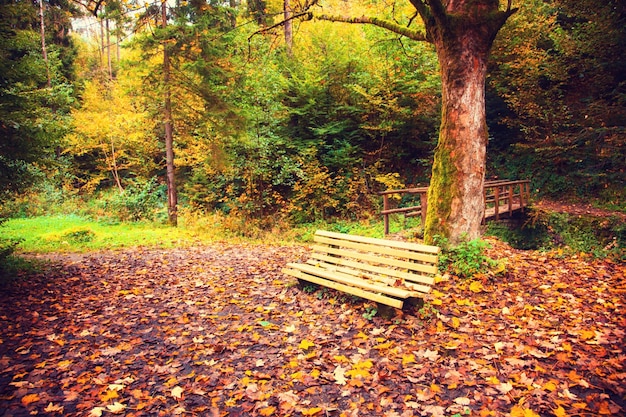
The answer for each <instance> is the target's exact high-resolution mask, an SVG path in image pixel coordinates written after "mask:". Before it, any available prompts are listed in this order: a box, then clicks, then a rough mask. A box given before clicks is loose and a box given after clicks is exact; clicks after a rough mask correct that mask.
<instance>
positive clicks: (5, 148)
mask: <svg viewBox="0 0 626 417" xmlns="http://www.w3.org/2000/svg"><path fill="white" fill-rule="evenodd" d="M61 7H62V6H59V5H58V4H55V5H54V6H52V5H50V6H49V7H47V8H46V9H45V10H42V9H40V8H39V4H38V3H36V2H20V1H6V2H3V3H2V4H0V37H1V38H2V42H0V138H1V140H0V201H1V200H3V199H5V198H8V197H9V195H10V193H15V192H20V191H23V190H24V189H25V188H27V186H29V185H30V184H32V183H33V182H34V181H35V180H37V179H40V178H42V177H44V172H45V168H46V167H52V166H53V165H54V163H55V158H56V150H57V146H58V145H59V143H60V140H61V138H62V137H63V135H64V134H65V132H66V129H67V127H68V120H67V116H68V113H69V109H70V106H71V105H72V102H73V100H74V91H73V88H72V85H71V84H70V83H69V79H70V78H71V76H72V74H71V69H72V65H71V64H72V61H73V59H72V55H73V52H72V50H73V45H72V43H71V42H70V41H69V39H68V38H67V36H66V34H67V30H68V25H69V20H68V14H67V13H66V12H65V11H63V10H62V9H61ZM42 13H43V16H42ZM59 15H61V16H59ZM42 17H43V20H44V26H45V28H46V30H45V31H44V33H43V34H42V32H41V31H40V28H41V27H42V26H41V25H42V23H41V22H42ZM42 35H43V36H45V41H44V42H45V45H46V46H45V49H42ZM44 50H45V54H46V56H44V55H43V53H44Z"/></svg>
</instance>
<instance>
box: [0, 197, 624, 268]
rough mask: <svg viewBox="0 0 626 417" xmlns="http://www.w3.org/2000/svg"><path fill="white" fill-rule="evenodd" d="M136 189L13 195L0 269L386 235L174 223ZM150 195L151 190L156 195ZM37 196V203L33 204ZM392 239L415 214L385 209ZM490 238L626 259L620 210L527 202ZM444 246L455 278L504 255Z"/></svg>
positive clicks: (277, 222)
mask: <svg viewBox="0 0 626 417" xmlns="http://www.w3.org/2000/svg"><path fill="white" fill-rule="evenodd" d="M153 191H154V192H152V193H151V192H147V190H146V189H145V188H144V189H141V188H137V189H136V190H129V191H128V195H126V196H123V195H118V194H109V195H105V196H104V197H103V198H102V199H101V200H88V201H83V200H80V199H78V198H74V199H67V200H60V199H58V196H55V195H54V193H49V194H38V195H33V196H31V198H30V203H31V204H26V200H24V201H22V202H20V201H14V202H13V203H12V204H13V205H12V206H6V205H5V206H4V209H5V210H6V209H7V208H11V209H12V211H13V213H12V214H13V216H12V218H9V219H5V221H4V222H3V223H2V224H0V230H1V234H0V275H3V276H5V277H9V279H12V278H15V277H17V276H19V275H20V274H22V273H24V271H26V272H28V271H29V270H31V269H36V268H37V264H36V263H33V262H32V261H28V260H26V259H25V258H24V257H23V254H36V253H53V252H88V251H96V250H111V249H113V250H116V249H118V250H119V249H126V248H132V247H159V248H173V247H189V246H194V245H201V244H206V243H211V242H220V241H228V242H231V243H232V242H244V241H245V242H263V243H274V244H280V245H285V244H287V245H288V244H294V243H296V244H297V243H305V244H306V243H310V242H312V239H313V234H314V233H315V230H317V229H325V230H331V231H336V232H341V233H351V234H358V235H362V236H370V237H379V238H380V237H384V225H383V221H382V218H380V217H379V216H375V217H370V218H366V219H362V220H359V221H355V220H341V219H334V220H320V221H317V222H311V223H300V224H294V223H293V222H290V221H288V219H286V218H280V217H267V218H250V217H246V216H241V215H239V214H237V213H230V214H225V213H223V212H220V211H215V212H213V213H202V212H199V211H192V210H188V209H182V210H181V211H180V226H179V227H178V228H171V227H168V226H166V225H165V217H166V216H165V213H164V210H165V209H164V207H162V206H161V203H160V201H162V199H160V198H157V197H158V190H153ZM155 195H156V196H155ZM33 202H38V203H39V204H32V203H33ZM5 214H6V211H5ZM390 220H391V232H392V235H393V238H403V239H409V240H418V239H419V238H420V235H421V225H420V222H419V219H416V218H410V219H404V217H403V216H401V215H396V216H391V218H390ZM488 236H491V237H496V238H497V239H499V240H500V241H503V242H506V243H508V244H509V245H511V246H512V247H514V248H517V249H523V250H539V251H556V253H557V254H558V255H559V256H568V255H577V254H585V256H590V257H595V258H604V257H610V258H612V259H616V260H619V261H623V260H625V259H626V251H625V249H624V247H625V245H624V243H625V241H626V225H624V222H623V221H622V220H621V217H618V216H617V215H616V216H613V217H611V216H609V217H597V216H575V215H568V214H565V213H556V212H550V211H546V210H541V209H533V210H531V211H530V212H529V213H528V214H527V215H525V216H524V217H520V218H516V219H513V220H506V221H504V222H492V223H490V224H489V225H488V226H487V227H486V230H485V237H488ZM437 244H438V245H439V246H440V247H441V248H442V256H441V268H440V269H441V270H442V272H446V271H447V272H450V273H452V274H454V275H455V276H458V277H461V278H471V277H473V276H475V275H477V274H490V275H492V276H496V275H498V274H499V273H501V272H502V271H504V270H505V265H504V261H500V260H497V259H492V258H490V257H489V256H487V255H486V250H487V249H489V247H490V244H489V243H488V242H487V241H486V240H480V239H477V240H468V241H465V242H462V243H461V244H459V245H458V246H455V247H452V246H450V245H449V244H448V242H447V241H445V240H444V239H438V240H437Z"/></svg>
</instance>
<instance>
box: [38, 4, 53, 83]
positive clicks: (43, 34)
mask: <svg viewBox="0 0 626 417" xmlns="http://www.w3.org/2000/svg"><path fill="white" fill-rule="evenodd" d="M43 11H44V10H43V0H39V23H40V32H41V54H42V56H43V62H44V63H45V64H46V77H47V80H48V83H47V84H48V87H50V85H51V84H52V80H51V79H50V65H49V63H48V51H47V49H46V26H45V22H44V18H43Z"/></svg>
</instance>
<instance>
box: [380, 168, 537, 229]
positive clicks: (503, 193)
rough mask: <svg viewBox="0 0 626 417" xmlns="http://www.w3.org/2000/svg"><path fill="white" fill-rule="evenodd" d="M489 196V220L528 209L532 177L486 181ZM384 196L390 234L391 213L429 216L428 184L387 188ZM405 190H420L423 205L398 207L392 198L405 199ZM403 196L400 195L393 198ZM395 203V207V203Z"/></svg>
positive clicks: (407, 191)
mask: <svg viewBox="0 0 626 417" xmlns="http://www.w3.org/2000/svg"><path fill="white" fill-rule="evenodd" d="M483 193H484V196H485V215H484V217H483V222H486V221H487V220H492V219H495V220H499V219H500V218H501V217H510V216H512V215H513V213H515V212H518V211H522V212H523V211H524V208H525V207H526V206H528V201H529V200H530V180H502V181H485V186H484V189H483ZM379 194H380V195H382V196H383V210H382V211H381V212H380V214H382V215H383V217H384V220H385V234H386V235H387V234H389V215H390V214H396V213H400V214H403V215H404V217H405V218H406V217H416V216H421V218H422V224H424V222H425V220H426V210H427V209H428V201H427V194H428V187H418V188H405V189H402V190H387V191H383V192H381V193H379ZM404 194H409V195H411V194H413V195H415V194H419V205H411V206H407V207H397V203H396V204H394V203H393V201H392V200H402V198H403V195H404ZM398 195H399V196H400V198H390V197H392V196H393V197H396V196H398ZM394 206H395V207H394Z"/></svg>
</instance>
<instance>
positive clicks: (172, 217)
mask: <svg viewBox="0 0 626 417" xmlns="http://www.w3.org/2000/svg"><path fill="white" fill-rule="evenodd" d="M161 25H162V27H163V28H164V29H165V28H166V27H167V3H166V2H165V1H164V0H162V3H161ZM166 42H167V41H166ZM166 42H164V43H163V89H164V103H163V124H164V128H165V164H166V167H167V217H168V220H169V223H170V225H172V226H177V225H178V195H177V192H176V175H175V171H174V135H173V129H172V93H171V89H170V57H169V54H168V51H167V43H166Z"/></svg>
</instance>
